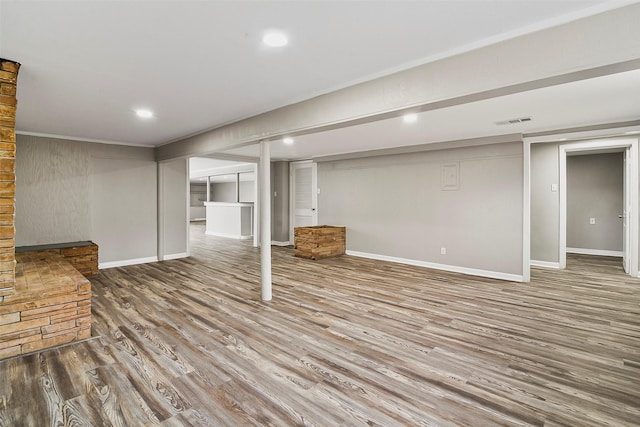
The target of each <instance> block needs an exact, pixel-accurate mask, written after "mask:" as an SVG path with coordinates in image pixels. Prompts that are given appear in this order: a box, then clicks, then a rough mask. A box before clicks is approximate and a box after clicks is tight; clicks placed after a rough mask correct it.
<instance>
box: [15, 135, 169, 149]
mask: <svg viewBox="0 0 640 427" xmlns="http://www.w3.org/2000/svg"><path fill="white" fill-rule="evenodd" d="M16 135H25V136H36V137H39V138H53V139H64V140H67V141H81V142H93V143H96V144H109V145H125V146H127V147H143V148H151V149H153V148H156V147H157V146H156V145H149V144H135V143H132V142H121V141H108V140H104V139H94V138H82V137H76V136H65V135H55V134H52V133H39V132H24V131H16Z"/></svg>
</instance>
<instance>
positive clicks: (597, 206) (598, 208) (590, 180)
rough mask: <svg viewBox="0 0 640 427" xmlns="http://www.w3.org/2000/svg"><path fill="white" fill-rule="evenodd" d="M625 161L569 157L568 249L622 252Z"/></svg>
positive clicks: (603, 156) (594, 156)
mask: <svg viewBox="0 0 640 427" xmlns="http://www.w3.org/2000/svg"><path fill="white" fill-rule="evenodd" d="M623 159H624V157H623V153H609V154H590V155H582V156H568V157H567V247H568V248H580V249H601V250H608V251H622V220H621V219H620V218H618V215H620V214H622V211H623V194H622V185H623ZM589 218H595V219H596V223H595V224H594V225H591V224H589Z"/></svg>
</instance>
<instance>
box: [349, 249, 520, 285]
mask: <svg viewBox="0 0 640 427" xmlns="http://www.w3.org/2000/svg"><path fill="white" fill-rule="evenodd" d="M346 254H347V255H351V256H355V257H359V258H368V259H375V260H378V261H389V262H397V263H399V264H407V265H415V266H417V267H426V268H433V269H435V270H444V271H451V272H453V273H462V274H469V275H471V276H480V277H489V278H491V279H500V280H508V281H511V282H522V281H523V280H524V278H523V276H522V275H521V274H510V273H501V272H499V271H489V270H479V269H476V268H467V267H458V266H456V265H447V264H438V263H435V262H427V261H417V260H413V259H407V258H397V257H392V256H387V255H378V254H370V253H367V252H358V251H350V250H347V251H346Z"/></svg>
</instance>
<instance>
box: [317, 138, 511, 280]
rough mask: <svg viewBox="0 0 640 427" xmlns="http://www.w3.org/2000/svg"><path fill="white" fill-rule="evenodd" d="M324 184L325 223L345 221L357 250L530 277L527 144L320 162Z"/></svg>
mask: <svg viewBox="0 0 640 427" xmlns="http://www.w3.org/2000/svg"><path fill="white" fill-rule="evenodd" d="M444 165H457V166H458V167H459V180H458V189H457V190H450V191H448V190H444V189H443V187H442V168H443V166H444ZM318 185H319V187H320V190H321V192H320V195H319V199H318V204H319V207H318V212H319V222H320V223H321V224H330V225H344V226H346V227H347V249H348V250H350V251H357V252H364V253H369V254H376V255H383V256H388V257H396V258H402V259H406V260H416V261H422V262H427V263H434V264H440V265H445V266H453V267H461V268H467V269H474V270H479V271H484V272H496V273H501V274H506V275H515V276H521V275H522V274H523V271H522V242H523V239H522V236H523V224H522V218H523V211H522V209H523V207H522V201H523V148H522V143H521V142H513V143H505V144H493V145H485V146H478V147H469V148H460V149H450V150H440V151H429V152H422V153H412V154H406V155H392V156H384V157H372V158H363V159H354V160H341V161H332V162H326V163H319V164H318ZM442 247H445V248H446V250H447V253H446V255H441V253H440V249H441V248H442Z"/></svg>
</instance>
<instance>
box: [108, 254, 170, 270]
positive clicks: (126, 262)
mask: <svg viewBox="0 0 640 427" xmlns="http://www.w3.org/2000/svg"><path fill="white" fill-rule="evenodd" d="M149 262H158V257H157V256H151V257H147V258H134V259H124V260H121V261H109V262H101V263H98V268H99V269H100V270H102V269H105V268H114V267H125V266H127V265H136V264H147V263H149Z"/></svg>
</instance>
